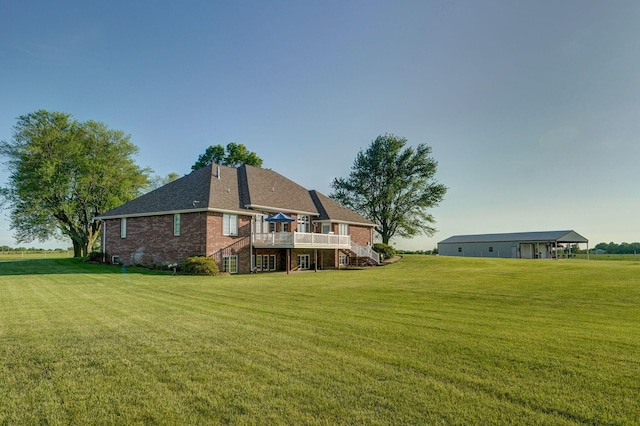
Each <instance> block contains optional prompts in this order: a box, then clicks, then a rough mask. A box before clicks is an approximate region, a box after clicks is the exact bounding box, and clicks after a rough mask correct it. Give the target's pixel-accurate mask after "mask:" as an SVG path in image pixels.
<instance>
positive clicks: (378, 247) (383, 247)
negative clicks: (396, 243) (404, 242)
mask: <svg viewBox="0 0 640 426" xmlns="http://www.w3.org/2000/svg"><path fill="white" fill-rule="evenodd" d="M373 251H375V252H377V253H380V254H381V255H382V257H383V258H384V259H391V258H392V257H393V256H394V255H395V254H396V249H394V248H393V247H391V246H390V245H389V244H384V243H375V244H374V245H373Z"/></svg>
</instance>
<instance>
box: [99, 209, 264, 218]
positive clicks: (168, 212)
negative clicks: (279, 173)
mask: <svg viewBox="0 0 640 426" xmlns="http://www.w3.org/2000/svg"><path fill="white" fill-rule="evenodd" d="M203 212H210V213H228V214H237V215H244V216H256V215H257V214H259V213H256V212H252V211H248V210H225V209H209V208H207V209H196V210H194V209H188V210H167V211H162V212H150V213H128V214H119V215H114V216H98V217H96V218H95V219H96V220H107V219H108V220H111V219H122V218H127V217H152V216H167V215H172V214H176V213H203Z"/></svg>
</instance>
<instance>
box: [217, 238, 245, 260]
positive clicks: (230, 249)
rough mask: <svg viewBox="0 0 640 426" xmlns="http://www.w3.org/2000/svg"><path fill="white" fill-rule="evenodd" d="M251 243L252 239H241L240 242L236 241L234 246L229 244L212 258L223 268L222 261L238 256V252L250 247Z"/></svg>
mask: <svg viewBox="0 0 640 426" xmlns="http://www.w3.org/2000/svg"><path fill="white" fill-rule="evenodd" d="M249 242H250V238H249V237H248V236H246V237H244V238H241V239H239V240H238V241H234V242H233V243H232V244H229V245H228V246H226V247H224V248H221V249H220V250H218V251H217V252H215V253H213V254H212V255H211V257H212V258H213V259H214V260H215V261H216V263H217V264H218V267H222V259H224V258H225V257H226V256H231V255H234V254H236V253H237V252H238V251H240V250H241V249H243V248H245V247H246V246H248V245H249Z"/></svg>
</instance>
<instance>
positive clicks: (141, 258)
mask: <svg viewBox="0 0 640 426" xmlns="http://www.w3.org/2000/svg"><path fill="white" fill-rule="evenodd" d="M173 220H174V215H172V214H169V215H160V216H148V217H129V218H127V226H126V228H127V235H126V237H125V238H121V237H120V227H121V219H111V220H107V221H106V222H105V226H106V231H105V232H106V251H107V254H108V255H109V256H119V257H120V261H121V262H122V263H124V264H128V265H133V264H135V265H145V266H152V265H162V264H167V263H180V262H182V261H183V260H184V259H186V258H187V257H189V256H192V255H204V254H205V248H206V246H205V240H204V235H205V234H204V229H205V214H204V213H189V214H181V215H180V235H179V236H174V235H173Z"/></svg>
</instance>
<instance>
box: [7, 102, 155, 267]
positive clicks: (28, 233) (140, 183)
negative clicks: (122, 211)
mask: <svg viewBox="0 0 640 426" xmlns="http://www.w3.org/2000/svg"><path fill="white" fill-rule="evenodd" d="M137 152H138V148H137V147H136V146H135V145H134V144H132V143H131V142H130V141H129V136H128V135H125V134H124V133H123V132H122V131H120V130H112V129H109V128H108V127H107V126H106V125H105V124H104V123H99V122H95V121H91V120H89V121H85V122H78V121H76V120H74V119H73V118H72V117H71V115H70V114H66V113H62V112H49V111H45V110H39V111H37V112H33V113H30V114H27V115H23V116H20V117H19V118H18V122H17V124H16V125H15V126H14V128H13V139H12V141H11V142H6V141H3V142H2V143H0V155H3V156H4V157H6V161H5V164H6V165H7V166H8V169H9V172H10V176H9V182H8V186H7V187H5V188H3V189H2V195H3V196H4V201H5V203H6V204H7V206H8V208H9V210H10V222H11V228H12V229H13V230H14V231H15V235H14V237H15V238H16V240H17V241H18V242H30V241H33V240H35V239H38V240H40V241H45V240H48V239H50V238H58V239H60V238H61V237H62V236H66V237H68V238H70V239H71V241H72V243H73V252H74V256H76V257H80V256H86V255H87V253H88V252H89V250H90V249H91V247H92V246H93V244H94V242H95V241H96V239H97V237H98V236H99V235H100V230H101V227H102V225H101V222H100V221H95V220H93V219H94V217H95V216H97V215H99V214H101V213H104V212H105V211H107V210H109V209H111V208H114V207H116V206H118V205H120V204H122V203H124V202H126V201H129V200H131V199H133V198H135V197H136V196H137V195H139V194H140V191H141V189H143V188H144V187H145V186H146V185H147V184H148V182H147V179H148V178H147V176H148V172H149V170H147V169H141V168H140V167H138V166H137V165H136V164H135V162H134V161H133V160H132V158H131V157H132V156H133V155H134V154H136V153H137Z"/></svg>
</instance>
